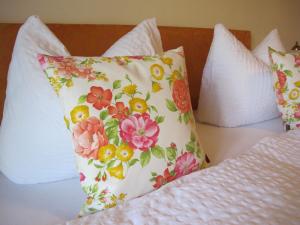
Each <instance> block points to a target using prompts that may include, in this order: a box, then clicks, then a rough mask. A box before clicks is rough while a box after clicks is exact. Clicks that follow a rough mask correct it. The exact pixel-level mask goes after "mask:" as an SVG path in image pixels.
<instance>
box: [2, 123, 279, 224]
mask: <svg viewBox="0 0 300 225" xmlns="http://www.w3.org/2000/svg"><path fill="white" fill-rule="evenodd" d="M197 127H198V128H197V130H198V134H199V135H200V138H201V140H202V144H203V147H204V148H205V149H206V152H207V154H208V155H209V157H210V159H211V164H212V165H216V164H218V163H219V162H220V161H222V160H224V159H227V158H231V157H235V156H237V155H240V154H242V153H243V152H246V150H247V149H248V148H249V147H251V146H252V145H254V144H255V143H257V142H258V141H259V140H260V139H261V138H263V137H266V136H270V135H276V134H279V133H282V132H283V128H282V125H281V120H280V118H277V119H274V120H270V121H265V122H263V123H258V124H254V125H251V126H245V127H239V128H218V127H215V126H210V125H205V124H197ZM220 153H221V154H220ZM0 187H1V188H0V224H1V225H2V224H3V225H48V224H49V225H50V224H56V223H63V222H65V221H67V220H71V219H74V218H76V215H77V213H78V212H79V209H80V207H81V204H82V202H83V201H84V199H85V197H84V194H83V192H82V191H81V188H80V184H79V181H78V179H77V178H74V179H70V180H65V181H61V182H55V183H48V184H37V185H17V184H14V183H12V182H10V181H9V180H8V179H7V178H5V177H4V175H3V174H1V173H0Z"/></svg>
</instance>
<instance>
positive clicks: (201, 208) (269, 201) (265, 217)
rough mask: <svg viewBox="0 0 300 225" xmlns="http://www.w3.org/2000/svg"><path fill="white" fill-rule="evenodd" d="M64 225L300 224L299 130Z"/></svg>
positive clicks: (267, 138) (268, 138)
mask: <svg viewBox="0 0 300 225" xmlns="http://www.w3.org/2000/svg"><path fill="white" fill-rule="evenodd" d="M224 148H226V146H224ZM66 224H69V225H77V224H85V225H86V224H90V225H92V224H93V225H94V224H95V225H96V224H97V225H100V224H101V225H102V224H105V225H110V224H114V225H116V224H138V225H140V224H155V225H158V224H166V225H167V224H172V225H176V224H243V225H245V224H280V225H283V224H284V225H287V224H295V225H296V224H300V131H299V130H298V131H291V132H288V133H286V134H282V135H280V136H275V137H266V138H264V139H262V140H261V141H260V142H259V143H257V144H256V145H254V146H253V147H252V148H251V149H249V151H248V152H247V153H246V154H243V155H241V156H239V157H237V158H235V159H230V160H226V161H224V162H222V163H221V164H219V165H218V166H214V167H211V168H208V169H205V170H202V171H199V172H195V173H192V174H190V175H188V176H185V177H183V178H181V179H179V180H176V181H174V182H172V183H169V184H167V185H165V186H164V187H162V188H161V189H159V190H157V191H154V192H152V193H149V194H147V195H145V196H143V197H140V198H137V199H134V200H131V201H128V202H125V203H124V204H122V205H119V206H117V207H115V208H113V209H108V210H104V211H102V212H98V213H96V214H92V215H89V216H86V217H83V218H79V219H76V220H73V221H69V222H67V223H66Z"/></svg>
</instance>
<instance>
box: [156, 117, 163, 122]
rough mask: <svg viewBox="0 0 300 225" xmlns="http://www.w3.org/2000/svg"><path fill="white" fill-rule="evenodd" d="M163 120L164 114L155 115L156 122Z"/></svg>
mask: <svg viewBox="0 0 300 225" xmlns="http://www.w3.org/2000/svg"><path fill="white" fill-rule="evenodd" d="M164 120H165V117H164V116H156V117H155V121H156V123H162V122H164Z"/></svg>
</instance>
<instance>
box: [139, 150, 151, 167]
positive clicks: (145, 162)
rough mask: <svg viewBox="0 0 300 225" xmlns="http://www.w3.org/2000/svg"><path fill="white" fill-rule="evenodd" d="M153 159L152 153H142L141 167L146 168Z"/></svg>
mask: <svg viewBox="0 0 300 225" xmlns="http://www.w3.org/2000/svg"><path fill="white" fill-rule="evenodd" d="M150 159H151V153H150V151H149V150H148V151H146V152H142V153H141V155H140V162H141V166H142V167H145V166H147V165H148V164H149V162H150Z"/></svg>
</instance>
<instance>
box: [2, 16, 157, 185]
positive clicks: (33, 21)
mask: <svg viewBox="0 0 300 225" xmlns="http://www.w3.org/2000/svg"><path fill="white" fill-rule="evenodd" d="M148 35H149V36H150V37H149V38H147V36H148ZM141 39H142V40H143V42H142V41H141ZM121 40H122V41H119V42H117V43H116V44H117V46H118V47H114V48H112V49H113V50H111V51H110V54H118V51H119V52H120V54H125V55H130V54H145V55H149V54H154V53H155V52H156V51H161V52H162V47H161V41H160V35H159V32H158V30H157V28H156V26H155V20H154V19H151V20H148V21H145V22H143V23H141V24H139V25H138V26H137V27H136V28H135V29H134V30H133V31H132V32H131V35H127V36H125V37H124V38H123V39H121ZM152 42H154V43H156V45H155V46H152ZM126 43H127V44H128V45H132V46H134V49H135V50H139V51H137V52H134V51H127V50H128V49H130V47H128V46H127V45H125V44H126ZM159 43H160V45H159ZM139 46H140V48H141V49H142V50H141V49H139ZM38 53H43V54H48V55H63V56H67V55H69V53H68V51H67V50H66V49H65V47H64V45H63V44H62V43H61V42H60V41H59V40H58V39H57V38H56V37H55V35H54V34H53V33H52V32H51V31H50V30H49V29H48V28H47V26H45V25H44V24H43V22H42V21H41V20H40V19H39V18H38V17H37V16H31V17H29V18H28V19H27V21H26V22H25V23H24V25H23V26H22V27H21V28H20V30H19V33H18V36H17V39H16V42H15V47H14V51H13V56H12V61H11V64H10V67H9V72H8V83H7V91H6V100H5V106H4V113H3V119H2V123H1V129H0V146H1V148H0V169H1V171H2V172H3V173H4V174H5V175H6V176H7V177H8V178H9V179H11V180H12V181H14V182H16V183H20V184H34V183H42V182H51V181H57V180H61V179H67V178H71V177H74V176H77V172H76V169H75V159H74V154H73V146H72V141H71V137H70V136H69V132H68V131H67V130H66V128H65V125H64V121H63V112H62V111H61V107H60V105H59V101H58V98H57V96H56V94H55V92H54V91H53V90H52V88H51V87H50V85H49V83H48V81H47V78H46V77H45V75H44V74H43V71H42V70H41V68H40V66H39V63H38V62H37V60H36V56H37V54H38ZM106 55H108V53H107V54H106ZM45 99H47V101H45ZM45 118H47V120H46V121H45Z"/></svg>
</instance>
